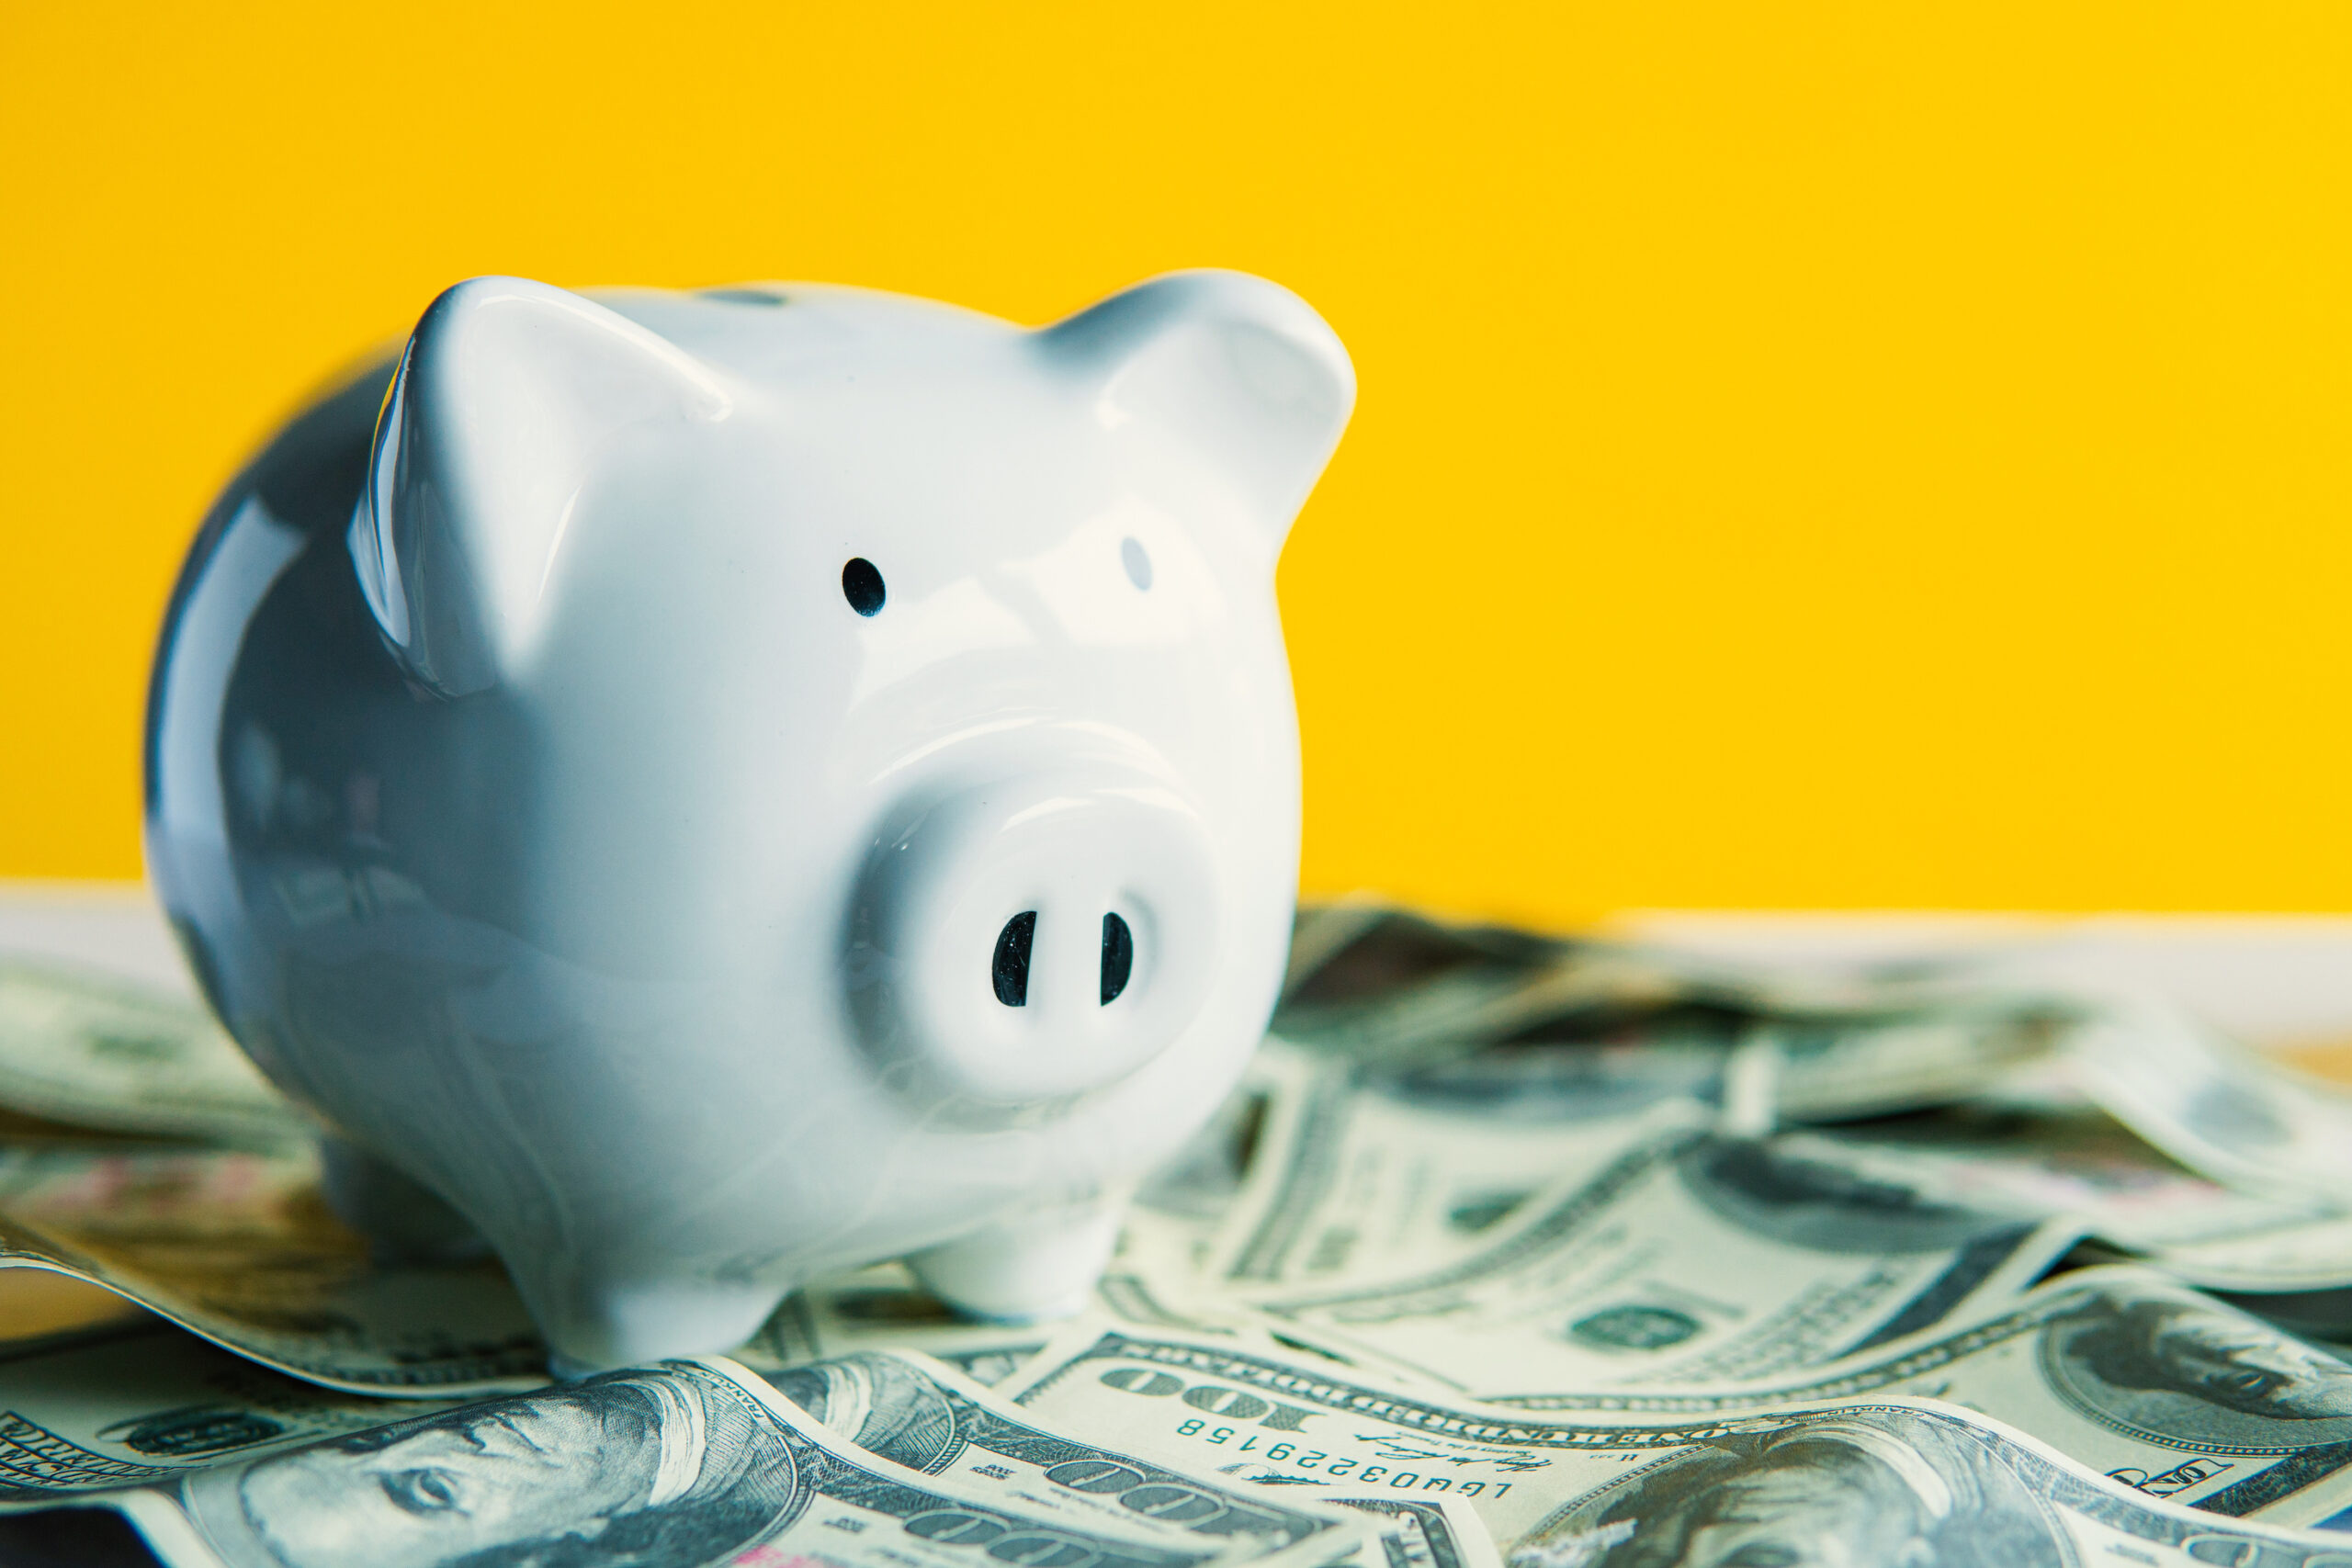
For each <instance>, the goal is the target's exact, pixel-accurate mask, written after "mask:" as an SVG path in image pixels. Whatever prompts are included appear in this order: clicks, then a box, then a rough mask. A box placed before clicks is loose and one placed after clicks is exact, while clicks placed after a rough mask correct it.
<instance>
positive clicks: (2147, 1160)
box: [1782, 1095, 2352, 1325]
mask: <svg viewBox="0 0 2352 1568" xmlns="http://www.w3.org/2000/svg"><path fill="white" fill-rule="evenodd" d="M1782 1142H1783V1145H1784V1146H1788V1147H1791V1148H1793V1149H1799V1150H1802V1149H1805V1148H1808V1147H1812V1148H1815V1149H1819V1150H1821V1151H1824V1152H1825V1153H1826V1155H1828V1156H1830V1157H1835V1158H1837V1159H1838V1160H1841V1161H1843V1162H1845V1163H1847V1164H1849V1165H1851V1166H1852V1167H1854V1168H1856V1169H1857V1170H1860V1171H1861V1172H1864V1173H1865V1174H1870V1175H1874V1176H1880V1177H1883V1179H1888V1180H1891V1181H1899V1182H1903V1183H1905V1184H1907V1185H1909V1186H1910V1187H1912V1188H1913V1189H1914V1190H1917V1191H1918V1192H1919V1193H1920V1194H1921V1195H1922V1196H1923V1197H1925V1198H1928V1199H1929V1200H1931V1201H1937V1202H1942V1203H1958V1204H1965V1205H1968V1206H1970V1207H1973V1208H1980V1209H1985V1210H1987V1211H1992V1212H2007V1213H2016V1214H2019V1215H2058V1214H2064V1215H2069V1216H2072V1217H2073V1218H2074V1219H2075V1220H2077V1221H2079V1222H2080V1223H2081V1224H2083V1226H2084V1227H2085V1228H2086V1230H2088V1231H2089V1232H2091V1233H2092V1234H2093V1235H2096V1236H2098V1238H2099V1239H2100V1240H2102V1241H2104V1242H2108V1243H2111V1244H2112V1245H2113V1246H2114V1247H2117V1248H2119V1249H2120V1251H2122V1252H2123V1253H2125V1254H2128V1255H2132V1256H2137V1257H2141V1258H2146V1259H2148V1260H2149V1261H2151V1262H2153V1263H2155V1264H2157V1265H2160V1266H2161V1267H2162V1268H2163V1269H2165V1271H2166V1272H2167V1273H2171V1274H2174V1275H2177V1276H2178V1277H2179V1278H2180V1279H2183V1280H2187V1281H2188V1282H2189V1283H2190V1284H2194V1285H2199V1286H2202V1287H2204V1288H2206V1289H2209V1290H2218V1291H2229V1292H2245V1293H2274V1292H2312V1291H2327V1290H2336V1289H2341V1288H2343V1287H2345V1286H2346V1285H2352V1216H2347V1215H2346V1214H2345V1213H2341V1212H2340V1211H2336V1210H2333V1209H2331V1208H2329V1207H2328V1206H2326V1205H2324V1204H2322V1203H2318V1202H2315V1201H2289V1200H2286V1199H2283V1198H2280V1197H2276V1196H2271V1195H2267V1194H2265V1193H2257V1192H2243V1191H2240V1190H2236V1189H2234V1188H2231V1187H2226V1186H2223V1185H2222V1184H2221V1183H2220V1182H2217V1181H2214V1180H2212V1179H2209V1178H2207V1177H2203V1176H2200V1175H2198V1174H2197V1173H2196V1172H2194V1171H2191V1170H2189V1169H2188V1168H2185V1167H2184V1166H2182V1165H2181V1164H2180V1163H2179V1162H2178V1161H2177V1160H2175V1159H2173V1158H2172V1157H2171V1156H2167V1155H2165V1154H2164V1153H2163V1152H2162V1151H2161V1150H2158V1149H2156V1148H2155V1147H2154V1146H2153V1145H2150V1144H2148V1143H2147V1142H2146V1141H2145V1140H2144V1139H2143V1138H2141V1137H2140V1136H2139V1135H2138V1134H2134V1133H2132V1132H2131V1130H2130V1129H2128V1128H2126V1127H2125V1126H2124V1125H2123V1124H2122V1123H2121V1122H2118V1121H2116V1120H2115V1119H2114V1118H2113V1117H2111V1116H2109V1114H2107V1112H2105V1111H2100V1110H2098V1108H2097V1107H2095V1106H2093V1105H2091V1104H2089V1103H2088V1102H2087V1101H2083V1100H2073V1101H2068V1100H2061V1099H2058V1098H2056V1097H2054V1096H2048V1095H2036V1096H2035V1097H2033V1098H2031V1099H2018V1100H2007V1099H2005V1100H1997V1101H1989V1102H1978V1103H1973V1104H1969V1105H1960V1106H1951V1107H1946V1108H1943V1109H1941V1110H1939V1111H1935V1112H1932V1113H1928V1114H1923V1115H1919V1116H1914V1117H1906V1118H1903V1119H1901V1120H1900V1121H1894V1122H1882V1123H1862V1124H1860V1125H1853V1126H1848V1127H1843V1128H1839V1129H1838V1130H1837V1131H1836V1132H1835V1133H1834V1134H1790V1135H1787V1136H1785V1137H1784V1138H1783V1140H1782ZM2344 1322H2345V1323H2346V1324H2347V1325H2352V1317H2347V1318H2346V1319H2345V1320H2344Z"/></svg>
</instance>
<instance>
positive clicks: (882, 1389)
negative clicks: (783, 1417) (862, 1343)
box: [765, 1350, 964, 1475]
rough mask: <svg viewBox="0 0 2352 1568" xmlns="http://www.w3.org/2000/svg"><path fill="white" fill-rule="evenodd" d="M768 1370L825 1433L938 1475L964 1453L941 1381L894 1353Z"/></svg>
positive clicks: (782, 1390) (768, 1375) (777, 1385)
mask: <svg viewBox="0 0 2352 1568" xmlns="http://www.w3.org/2000/svg"><path fill="white" fill-rule="evenodd" d="M765 1376H766V1378H767V1381H768V1382H770V1383H772V1384H774V1385H775V1390H776V1392H777V1393H781V1394H783V1395H784V1396H785V1397H786V1399H789V1400H790V1401H792V1403H793V1404H797V1405H798V1406H800V1408H801V1409H803V1410H806V1411H807V1412H808V1413H809V1415H811V1416H815V1417H816V1418H817V1420H818V1422H819V1424H820V1425H821V1426H823V1427H825V1428H826V1429H827V1430H828V1431H831V1432H836V1433H839V1434H840V1435H841V1436H842V1437H844V1438H848V1439H849V1440H850V1441H851V1442H853V1443H855V1444H856V1445H857V1446H858V1447H859V1448H862V1449H864V1450H865V1451H866V1452H868V1453H876V1454H880V1455H881V1456H882V1457H883V1458H884V1459H888V1460H896V1461H898V1462H899V1463H900V1464H903V1465H905V1466H906V1467H907V1468H908V1469H910V1470H920V1471H922V1472H924V1473H926V1474H930V1475H936V1474H938V1473H939V1472H941V1471H943V1470H944V1469H946V1468H947V1466H948V1465H950V1464H952V1463H954V1462H955V1460H956V1455H958V1454H960V1453H962V1452H963V1451H964V1438H963V1434H962V1433H961V1432H960V1431H958V1430H957V1428H956V1413H955V1411H954V1410H952V1409H950V1408H949V1407H948V1404H947V1401H946V1399H945V1398H944V1396H943V1395H942V1394H941V1393H940V1392H939V1387H938V1385H937V1384H936V1383H933V1382H932V1381H931V1380H930V1379H929V1378H927V1377H924V1376H923V1375H922V1373H921V1372H919V1371H916V1370H915V1369H914V1368H913V1367H911V1366H910V1365H908V1364H907V1363H906V1362H904V1361H901V1360H899V1359H898V1358H897V1357H895V1356H882V1355H876V1354H875V1353H874V1352H872V1351H870V1350H869V1351H865V1352H863V1353H861V1354H858V1355H854V1356H841V1357H837V1358H835V1359H832V1360H830V1361H815V1362H811V1363H810V1364H809V1365H808V1366H804V1367H790V1368H787V1369H786V1370H785V1371H780V1372H769V1373H766V1374H765Z"/></svg>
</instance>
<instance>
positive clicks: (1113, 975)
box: [1103, 915, 1136, 1007]
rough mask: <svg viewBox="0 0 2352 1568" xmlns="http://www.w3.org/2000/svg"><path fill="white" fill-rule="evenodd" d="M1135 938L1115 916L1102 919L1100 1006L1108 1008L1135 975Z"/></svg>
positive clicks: (1124, 923)
mask: <svg viewBox="0 0 2352 1568" xmlns="http://www.w3.org/2000/svg"><path fill="white" fill-rule="evenodd" d="M1135 968H1136V938H1135V933H1134V932H1133V931H1129V930H1127V922H1126V921H1125V920H1123V919H1119V917H1118V916H1116V915H1105V916H1103V1006H1104V1007H1109V1006H1110V1005H1111V1004H1112V1003H1113V1002H1114V1001H1117V1000H1118V999H1119V993H1120V992H1121V991H1124V990H1125V989H1126V988H1127V976H1130V975H1132V974H1134V973H1135Z"/></svg>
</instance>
